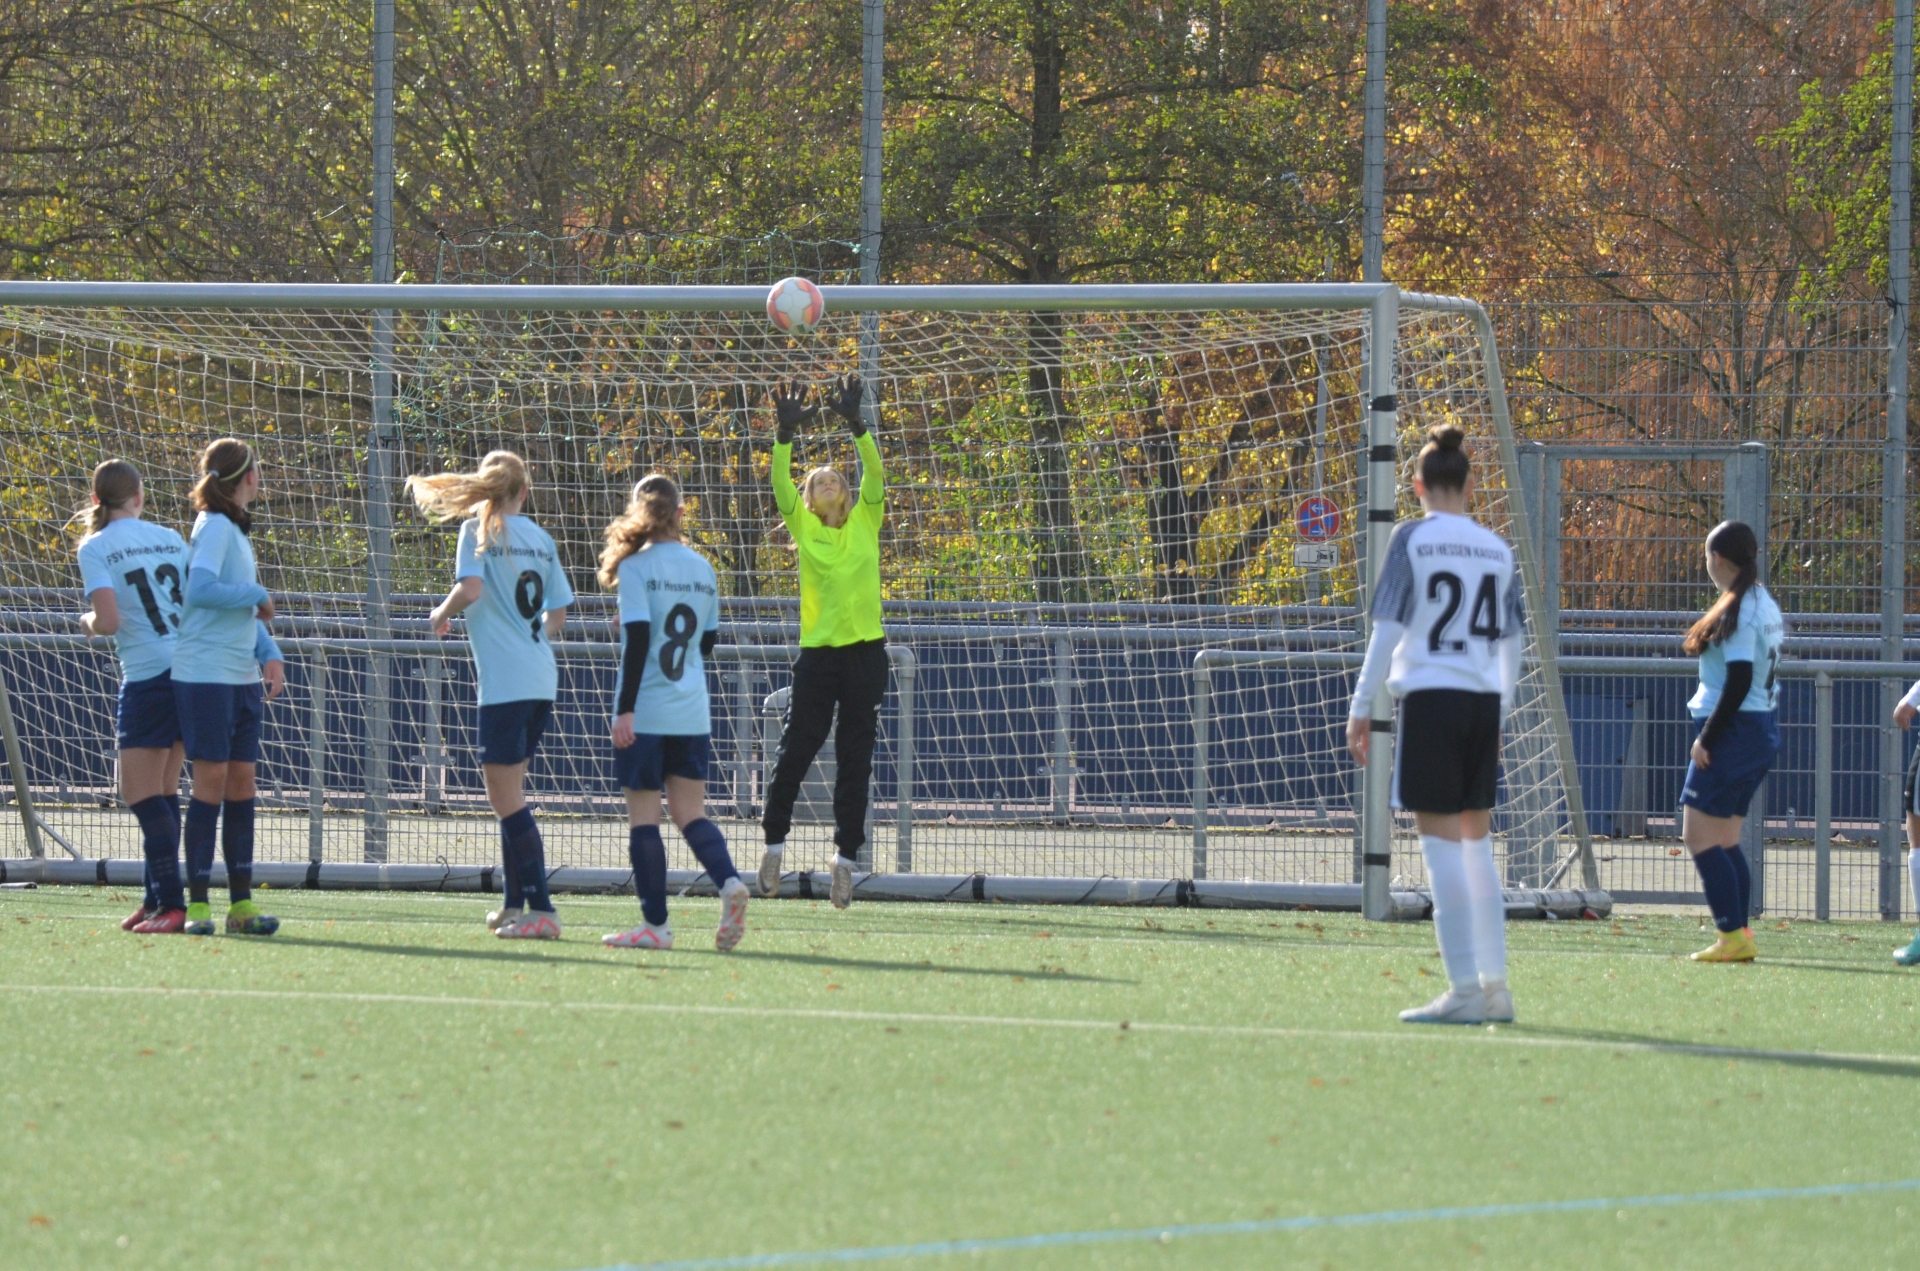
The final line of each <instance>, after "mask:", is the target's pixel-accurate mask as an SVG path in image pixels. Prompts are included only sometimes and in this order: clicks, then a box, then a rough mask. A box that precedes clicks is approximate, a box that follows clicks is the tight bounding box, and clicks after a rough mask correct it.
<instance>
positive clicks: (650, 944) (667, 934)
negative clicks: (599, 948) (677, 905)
mask: <svg viewBox="0 0 1920 1271" xmlns="http://www.w3.org/2000/svg"><path fill="white" fill-rule="evenodd" d="M737 942H738V941H737V938H736V943H737ZM600 943H601V944H604V945H606V946H607V947H608V948H609V949H671V948H673V928H672V927H669V926H667V925H665V924H662V925H660V926H658V927H651V926H648V925H647V924H646V923H644V922H643V923H641V924H640V925H639V926H637V927H635V928H634V929H633V930H632V931H616V932H614V933H613V934H612V935H610V936H601V937H600Z"/></svg>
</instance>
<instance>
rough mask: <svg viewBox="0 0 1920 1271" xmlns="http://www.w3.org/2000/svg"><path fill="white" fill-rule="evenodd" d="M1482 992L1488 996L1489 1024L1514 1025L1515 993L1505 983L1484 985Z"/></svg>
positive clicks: (1487, 1019)
mask: <svg viewBox="0 0 1920 1271" xmlns="http://www.w3.org/2000/svg"><path fill="white" fill-rule="evenodd" d="M1480 991H1481V992H1482V993H1483V994H1485V995H1486V1000H1487V1018H1486V1022H1487V1023H1489V1024H1511V1023H1513V993H1512V991H1511V990H1510V989H1508V988H1507V986H1506V983H1505V982H1504V981H1503V982H1501V983H1498V984H1486V985H1482V986H1481V989H1480Z"/></svg>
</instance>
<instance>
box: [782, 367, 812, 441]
mask: <svg viewBox="0 0 1920 1271" xmlns="http://www.w3.org/2000/svg"><path fill="white" fill-rule="evenodd" d="M808 393H809V390H808V388H807V386H806V385H805V384H802V383H800V382H799V381H798V380H795V381H794V382H793V383H792V384H790V385H788V386H786V387H785V388H780V387H775V388H774V390H773V415H774V419H775V420H776V421H777V428H776V430H775V432H774V436H775V437H776V438H777V439H778V440H779V442H780V444H781V445H783V446H784V445H788V444H790V443H791V442H792V441H793V439H794V436H795V434H797V433H798V432H799V431H800V425H802V424H804V423H806V422H807V421H809V420H811V419H812V418H813V417H814V416H815V415H818V414H819V413H820V407H819V406H817V405H814V406H809V405H808V404H807V396H808Z"/></svg>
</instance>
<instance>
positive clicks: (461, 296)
mask: <svg viewBox="0 0 1920 1271" xmlns="http://www.w3.org/2000/svg"><path fill="white" fill-rule="evenodd" d="M821 290H822V292H823V293H824V295H825V297H826V304H827V310H828V312H829V313H834V312H839V313H859V314H863V315H869V314H871V315H877V314H880V313H884V312H890V311H933V312H995V311H1008V312H1029V313H1031V312H1057V313H1075V312H1128V311H1154V310H1162V311H1183V310H1184V311H1254V310H1341V311H1349V312H1355V313H1361V312H1364V313H1365V314H1366V315H1368V317H1367V321H1368V322H1369V324H1370V331H1371V346H1370V347H1371V348H1372V349H1373V350H1375V351H1376V352H1375V354H1374V355H1373V356H1371V357H1370V359H1369V361H1368V365H1367V385H1366V388H1367V392H1366V398H1367V408H1368V413H1367V421H1368V422H1367V439H1368V450H1367V455H1366V460H1367V463H1366V471H1367V473H1368V478H1367V481H1366V489H1367V507H1368V511H1367V524H1366V534H1365V568H1364V572H1363V574H1362V577H1361V615H1360V618H1359V624H1360V626H1359V635H1360V637H1361V638H1362V640H1364V637H1365V635H1366V634H1367V631H1366V617H1365V608H1366V599H1367V597H1369V596H1370V594H1371V587H1372V582H1373V579H1374V578H1375V577H1376V576H1377V574H1378V572H1379V569H1380V567H1381V565H1382V562H1383V561H1384V559H1385V553H1386V548H1387V542H1388V539H1389V536H1390V534H1391V531H1392V528H1393V522H1394V520H1395V515H1396V511H1395V509H1396V504H1397V502H1398V500H1399V497H1400V495H1401V490H1400V487H1399V469H1400V464H1401V456H1400V452H1399V405H1398V392H1399V385H1398V364H1399V360H1400V359H1399V357H1398V353H1399V351H1400V346H1399V332H1400V322H1401V313H1402V311H1403V310H1412V311H1423V310H1424V311H1434V312H1442V313H1448V314H1453V315H1457V316H1459V317H1461V318H1464V319H1466V320H1468V321H1470V322H1471V323H1472V325H1473V328H1474V331H1475V332H1476V333H1477V339H1478V345H1479V354H1480V357H1481V358H1482V360H1483V364H1484V375H1485V390H1486V392H1487V394H1488V396H1489V398H1490V400H1489V401H1488V403H1487V406H1488V409H1489V414H1490V417H1491V419H1492V421H1493V426H1494V433H1495V436H1494V437H1493V438H1492V440H1493V441H1494V443H1495V444H1496V446H1497V452H1498V456H1499V462H1500V464H1501V466H1502V468H1503V470H1504V477H1505V486H1506V489H1507V490H1508V491H1509V492H1518V491H1519V490H1520V489H1521V486H1520V481H1521V474H1520V468H1519V461H1518V453H1517V450H1516V446H1515V439H1514V436H1513V428H1512V422H1511V418H1510V416H1509V413H1508V408H1507V400H1506V393H1505V387H1504V383H1503V380H1502V376H1501V371H1500V360H1499V353H1498V350H1497V348H1496V346H1495V341H1494V335H1493V328H1492V324H1491V322H1490V321H1489V318H1488V315H1487V313H1486V311H1485V310H1484V309H1483V308H1482V307H1481V306H1480V305H1479V304H1478V303H1477V302H1475V301H1473V300H1470V299H1465V298H1461V297H1453V296H1437V295H1427V294H1421V293H1416V292H1409V291H1403V290H1402V289H1400V288H1399V287H1397V286H1394V285H1392V284H1365V283H1353V284H1336V283H1316V284H1166V285H1159V284H1150V285H1136V284H1115V285H1059V286H1046V285H1030V286H1029V285H925V286H922V285H889V286H826V287H823V288H822V289H821ZM765 296H766V292H765V289H764V288H762V287H757V286H695V287H632V286H580V287H575V286H511V285H508V286H472V285H411V284H399V285H370V284H279V283H138V282H34V281H11V282H0V314H4V312H5V311H6V310H7V309H9V308H27V307H59V308H85V309H102V308H129V309H142V310H166V309H180V310H185V309H193V310H222V309H226V310H291V309H299V310H350V311H358V312H363V313H365V314H366V315H367V318H368V322H369V323H370V327H371V332H372V343H371V348H372V349H373V353H374V364H373V365H372V367H371V368H370V370H371V372H372V384H373V415H372V428H371V430H370V433H369V444H368V446H367V453H368V460H367V467H368V471H367V473H366V476H367V479H368V482H369V487H370V491H371V492H372V495H373V496H376V497H369V498H368V500H367V507H368V520H369V524H368V525H367V527H366V528H367V533H368V546H369V552H368V561H369V564H368V571H367V574H368V576H367V601H366V609H365V613H366V628H367V629H366V637H367V639H366V641H365V642H364V644H365V646H366V648H367V650H368V651H371V652H372V653H373V654H374V656H376V657H378V656H379V655H380V654H379V650H380V647H381V644H382V643H383V642H386V641H388V640H389V639H390V636H391V634H392V629H391V616H392V611H391V607H390V599H389V597H390V588H391V552H392V546H391V537H390V535H391V526H390V525H389V524H386V523H384V522H385V521H386V518H387V517H388V516H389V515H390V508H391V495H392V493H393V487H394V477H395V460H394V458H393V452H394V447H395V446H397V444H398V443H397V431H396V429H395V426H394V410H393V408H394V386H395V372H396V369H397V368H396V366H395V360H394V358H395V347H394V334H393V332H394V315H395V314H396V313H399V312H402V311H412V312H420V311H441V312H445V311H469V312H473V311H543V312H585V311H595V312H605V313H619V312H655V313H658V312H676V311H678V312H689V313H693V312H699V313H715V314H755V313H759V312H761V311H762V310H763V308H764V304H765ZM876 323H877V319H874V320H868V321H864V322H863V332H862V349H861V354H862V356H861V358H860V363H861V369H862V372H863V373H871V370H872V368H873V367H874V366H875V365H876V362H875V360H874V357H875V350H874V349H873V347H872V346H871V345H870V344H869V341H871V340H873V339H876V338H877V336H876V335H875V334H874V333H875V332H876V330H877V326H876ZM1379 350H1390V351H1392V353H1393V355H1391V356H1378V351H1379ZM382 494H384V495H386V496H387V497H377V496H379V495H382ZM1508 504H1509V506H1508V508H1507V515H1508V517H1509V519H1510V524H1511V527H1512V529H1513V531H1514V532H1513V534H1512V539H1513V546H1514V548H1515V550H1516V552H1517V554H1518V557H1519V560H1520V565H1521V572H1522V579H1523V584H1524V587H1525V591H1526V603H1527V608H1528V612H1529V620H1530V625H1531V626H1532V628H1533V639H1532V643H1531V657H1530V661H1531V662H1532V663H1534V664H1535V665H1537V666H1538V667H1539V668H1540V670H1541V671H1542V672H1543V676H1544V684H1545V698H1546V700H1545V708H1546V710H1547V711H1548V713H1549V715H1550V727H1551V735H1552V739H1553V745H1554V749H1555V751H1556V752H1557V766H1558V769H1559V777H1560V783H1561V786H1562V787H1563V790H1564V796H1565V811H1566V820H1567V829H1568V831H1569V833H1570V834H1571V836H1572V838H1573V839H1574V844H1573V852H1572V853H1571V858H1570V860H1569V861H1568V862H1567V863H1571V862H1572V860H1577V863H1578V865H1579V872H1580V880H1579V881H1580V885H1581V886H1582V888H1583V889H1585V891H1586V892H1589V893H1597V892H1598V889H1599V880H1598V874H1597V869H1596V866H1595V862H1594V856H1593V849H1592V843H1591V839H1590V836H1589V834H1588V830H1587V823H1586V816H1585V811H1584V808H1583V806H1582V800H1581V794H1580V786H1579V778H1578V771H1577V768H1576V765H1575V761H1574V753H1573V744H1572V732H1571V729H1570V727H1569V724H1568V717H1567V712H1566V705H1565V699H1564V695H1563V692H1562V688H1561V683H1560V677H1559V673H1558V667H1557V647H1556V646H1557V638H1556V633H1555V631H1554V630H1553V629H1552V628H1551V627H1550V626H1549V625H1548V620H1549V615H1550V614H1551V612H1552V609H1551V607H1550V606H1548V605H1547V604H1546V603H1545V600H1546V598H1545V596H1544V593H1543V591H1542V570H1541V568H1540V562H1539V561H1538V560H1537V559H1536V548H1535V543H1536V538H1535V536H1534V535H1533V534H1532V533H1531V527H1530V526H1529V525H1528V524H1527V515H1528V511H1527V500H1526V499H1524V498H1521V497H1517V495H1516V496H1515V497H1509V499H1508ZM293 643H294V644H295V645H298V644H299V643H301V642H298V641H295V642H293ZM327 643H329V644H336V643H338V642H337V641H328V642H327ZM1300 656H1302V655H1299V654H1278V653H1275V654H1260V653H1254V652H1239V653H1235V654H1232V655H1231V656H1230V657H1222V656H1220V655H1218V654H1213V653H1211V652H1208V653H1203V654H1202V655H1201V658H1200V659H1199V660H1198V661H1197V662H1196V665H1195V684H1196V722H1197V723H1198V722H1202V721H1203V720H1204V711H1205V705H1204V697H1205V687H1206V683H1207V677H1208V674H1209V667H1210V666H1219V665H1224V664H1226V663H1229V662H1230V663H1233V664H1239V665H1244V664H1248V663H1267V664H1281V663H1284V662H1286V661H1287V660H1289V659H1290V658H1297V657H1300ZM1355 661H1357V659H1355ZM909 678H910V672H909ZM6 703H7V699H6V697H5V685H4V683H0V722H3V723H4V725H5V730H4V731H5V741H6V759H7V761H8V763H9V766H10V769H11V775H12V779H13V783H14V788H15V791H16V802H17V805H18V807H19V809H20V812H21V815H22V816H23V818H24V820H25V829H26V836H27V841H28V844H29V847H30V849H31V850H33V851H34V853H35V855H36V856H40V855H41V854H42V851H41V838H40V830H41V829H42V828H44V827H43V826H42V824H41V823H40V821H39V819H38V818H37V817H36V816H35V813H34V811H33V808H32V802H31V798H30V795H29V791H28V774H27V772H26V771H25V768H24V765H23V762H22V759H21V752H20V747H19V745H18V742H17V738H16V732H15V721H14V718H13V716H12V713H11V712H10V711H9V710H8V709H7V704H6ZM368 707H369V713H368V747H369V755H370V758H371V760H372V762H371V763H370V764H369V765H368V770H367V777H366V786H367V790H366V796H367V802H366V812H365V814H364V815H365V817H366V819H367V823H368V831H367V832H368V834H369V836H370V841H371V838H372V837H373V836H378V835H382V834H384V822H385V816H386V804H385V800H386V793H387V792H386V789H385V782H386V775H385V762H386V755H385V752H384V751H383V749H382V747H383V745H384V744H385V742H384V739H385V737H386V736H387V733H386V721H385V719H384V718H383V717H382V718H375V713H376V711H378V712H379V713H380V714H381V715H382V716H383V715H384V711H385V706H384V705H383V704H381V703H379V702H378V701H377V699H374V698H370V699H369V700H368ZM1391 718H1392V703H1391V700H1390V698H1389V696H1388V695H1387V693H1386V690H1385V689H1384V687H1383V688H1382V690H1381V692H1380V694H1379V696H1378V697H1377V698H1376V700H1375V702H1374V706H1373V722H1372V727H1373V729H1374V734H1375V744H1374V745H1373V747H1372V751H1371V755H1370V758H1369V762H1368V764H1367V767H1366V770H1365V776H1364V806H1363V810H1362V816H1361V827H1362V831H1361V832H1362V838H1363V841H1364V857H1363V862H1364V870H1363V881H1362V883H1361V884H1360V886H1359V888H1358V892H1359V894H1358V897H1357V899H1358V900H1359V904H1358V906H1357V907H1358V908H1360V909H1362V911H1363V912H1364V913H1365V914H1366V915H1367V916H1368V917H1370V918H1375V919H1386V918H1390V917H1393V916H1394V915H1395V913H1396V912H1397V911H1398V912H1404V911H1405V909H1406V905H1405V903H1404V902H1396V899H1395V897H1394V895H1393V893H1392V888H1391V879H1392V856H1391V845H1392V835H1393V813H1392V810H1391V808H1390V805H1389V786H1390V774H1391V769H1392V763H1393V755H1392V745H1391V738H1392V731H1391V722H1390V721H1391ZM1204 747H1205V742H1204V735H1203V736H1202V737H1201V739H1200V740H1199V741H1198V742H1197V744H1196V758H1195V761H1194V765H1193V767H1194V772H1193V779H1192V781H1193V787H1194V802H1195V808H1196V819H1195V824H1194V838H1195V842H1194V851H1195V858H1194V859H1195V871H1194V879H1195V880H1196V881H1197V880H1202V879H1204V877H1205V869H1206V866H1205V862H1206V830H1207V823H1206V822H1207V818H1206V815H1205V812H1206V797H1207V792H1206V783H1207V771H1206V763H1205V759H1204V754H1205V749H1204ZM910 754H911V752H910V751H909V753H908V762H909V763H910V762H911V758H910ZM908 780H909V781H910V780H911V777H910V775H909V777H908ZM903 819H905V818H904V815H903ZM910 832H911V827H910V825H909V826H908V833H909V834H910ZM68 850H69V854H70V855H74V856H76V857H77V856H79V853H78V852H75V851H74V850H73V849H72V848H71V847H69V849H68ZM49 864H51V862H49ZM329 868H332V867H329ZM396 868H397V867H396ZM103 869H104V866H103ZM382 869H383V875H382V876H383V877H384V876H385V875H384V867H382ZM102 877H104V874H102ZM88 881H92V879H91V878H89V880H88ZM1041 881H1045V880H1041ZM1052 881H1054V882H1056V883H1057V882H1058V881H1060V880H1057V879H1056V880H1052ZM974 890H975V893H976V895H977V894H978V892H979V890H980V889H979V888H978V887H976V888H975V889H974ZM1245 899H1248V900H1251V899H1252V897H1251V896H1248V897H1245Z"/></svg>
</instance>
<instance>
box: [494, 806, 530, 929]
mask: <svg viewBox="0 0 1920 1271" xmlns="http://www.w3.org/2000/svg"><path fill="white" fill-rule="evenodd" d="M500 907H501V908H502V909H524V908H526V898H525V897H524V896H522V895H521V894H520V858H519V857H517V856H515V855H514V854H513V840H512V838H511V837H510V836H509V835H508V834H507V823H506V822H505V821H502V822H500Z"/></svg>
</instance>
